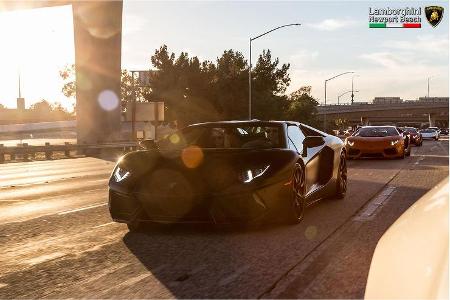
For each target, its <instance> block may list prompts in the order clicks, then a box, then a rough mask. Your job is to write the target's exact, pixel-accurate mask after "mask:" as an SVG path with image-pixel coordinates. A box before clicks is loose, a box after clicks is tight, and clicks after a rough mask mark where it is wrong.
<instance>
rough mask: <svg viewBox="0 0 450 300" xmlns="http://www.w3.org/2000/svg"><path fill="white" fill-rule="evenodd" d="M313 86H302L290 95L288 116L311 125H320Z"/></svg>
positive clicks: (317, 103)
mask: <svg viewBox="0 0 450 300" xmlns="http://www.w3.org/2000/svg"><path fill="white" fill-rule="evenodd" d="M310 93H311V87H310V86H308V87H301V88H300V89H298V90H297V91H295V92H293V93H291V94H290V95H289V97H288V102H289V105H288V117H289V119H291V120H294V121H298V122H302V123H305V124H308V125H311V126H318V125H319V124H318V118H317V105H319V102H317V100H316V99H314V98H313V97H311V95H310Z"/></svg>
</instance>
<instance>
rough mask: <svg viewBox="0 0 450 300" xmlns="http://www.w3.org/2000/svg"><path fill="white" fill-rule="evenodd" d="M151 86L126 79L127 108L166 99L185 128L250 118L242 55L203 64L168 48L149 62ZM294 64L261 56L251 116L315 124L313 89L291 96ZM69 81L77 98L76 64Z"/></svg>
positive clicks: (66, 75) (68, 91)
mask: <svg viewBox="0 0 450 300" xmlns="http://www.w3.org/2000/svg"><path fill="white" fill-rule="evenodd" d="M150 62H151V65H152V67H153V70H155V73H154V75H153V76H152V82H151V87H146V88H136V90H135V91H134V90H133V82H132V77H131V73H130V72H128V71H126V70H123V71H122V76H121V100H122V105H123V107H125V103H127V102H131V101H133V99H134V97H135V95H134V92H136V97H137V101H164V102H165V106H166V107H165V109H166V112H165V116H166V120H168V121H173V120H177V121H178V123H179V124H181V126H183V125H186V124H190V123H194V122H204V121H216V120H239V119H241V120H243V119H247V117H248V73H249V63H248V61H247V60H246V59H245V58H244V56H243V54H242V53H241V52H239V51H234V50H232V49H230V50H226V51H224V52H223V53H222V55H221V56H220V57H218V58H217V59H216V61H215V62H211V61H208V60H205V61H201V60H200V59H199V58H198V57H196V56H193V57H190V56H189V54H188V53H186V52H181V53H180V54H179V55H178V56H177V55H176V54H175V53H173V52H170V51H169V50H168V47H167V46H166V45H163V46H161V47H160V48H159V49H156V50H155V52H154V54H153V55H152V56H151V59H150ZM289 67H290V65H289V64H282V65H280V62H279V59H278V58H275V59H274V58H272V55H271V52H270V50H264V51H263V53H262V54H261V55H259V57H258V60H257V62H256V65H255V66H254V68H253V69H252V79H251V80H252V117H253V118H258V119H261V120H271V119H279V120H281V119H295V120H301V121H304V122H309V123H310V124H315V122H316V121H315V114H316V113H317V112H316V109H315V107H316V106H317V105H318V103H317V101H316V100H315V99H313V98H312V97H311V96H310V92H311V87H302V88H300V90H298V91H297V92H295V93H293V94H291V95H289V96H287V95H285V92H286V89H287V87H288V86H289V84H290V77H289V73H288V72H289ZM60 76H61V77H62V79H63V80H64V81H65V83H64V86H63V89H62V90H63V93H64V95H66V96H67V97H73V96H75V83H74V79H75V78H74V66H73V65H72V66H68V67H66V68H65V69H64V70H62V71H61V72H60Z"/></svg>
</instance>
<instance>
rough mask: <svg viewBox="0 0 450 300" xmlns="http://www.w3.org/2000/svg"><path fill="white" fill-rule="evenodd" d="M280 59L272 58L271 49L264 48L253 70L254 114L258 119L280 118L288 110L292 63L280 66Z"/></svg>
mask: <svg viewBox="0 0 450 300" xmlns="http://www.w3.org/2000/svg"><path fill="white" fill-rule="evenodd" d="M278 65H279V59H278V58H276V59H275V60H272V54H271V52H270V50H264V51H263V53H262V54H261V55H260V56H259V58H258V61H257V63H256V66H255V68H254V70H252V80H253V81H252V88H253V90H252V102H253V107H252V108H253V109H252V111H253V116H254V117H256V118H258V119H263V120H267V119H280V118H283V116H284V115H285V111H286V107H285V105H286V99H287V98H286V96H285V95H284V93H285V91H286V88H287V87H288V86H289V83H290V81H291V79H290V78H289V74H288V70H289V67H290V65H289V64H283V65H282V66H281V67H278Z"/></svg>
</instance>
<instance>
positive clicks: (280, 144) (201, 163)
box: [109, 121, 347, 230]
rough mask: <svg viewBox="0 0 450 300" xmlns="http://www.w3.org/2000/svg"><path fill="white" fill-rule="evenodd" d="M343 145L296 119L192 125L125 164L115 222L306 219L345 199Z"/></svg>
mask: <svg viewBox="0 0 450 300" xmlns="http://www.w3.org/2000/svg"><path fill="white" fill-rule="evenodd" d="M346 189H347V166H346V154H345V147H344V144H343V142H342V141H341V140H340V139H339V138H337V137H335V136H331V135H328V134H326V133H324V132H321V131H319V130H317V129H314V128H312V127H310V126H307V125H304V124H301V123H297V122H289V121H226V122H210V123H201V124H194V125H190V126H188V127H186V128H184V129H182V130H180V131H178V132H176V133H174V134H171V135H169V136H167V137H166V138H164V139H162V140H160V141H158V142H157V143H149V144H148V145H147V146H146V149H145V150H139V151H135V152H131V153H128V154H126V155H125V156H123V157H122V158H121V159H120V160H119V161H118V163H117V165H116V167H115V169H114V171H113V174H112V176H111V179H110V181H109V210H110V213H111V216H112V218H113V220H115V221H117V222H123V223H126V224H128V227H129V229H130V230H137V229H139V228H140V227H141V225H142V223H143V222H159V223H183V222H210V223H216V224H223V223H241V222H252V221H257V220H265V219H266V218H276V219H282V220H284V221H286V222H290V223H298V222H300V221H301V220H302V218H303V214H304V210H305V207H306V206H307V205H308V203H310V202H312V201H316V200H318V199H320V198H326V197H337V198H343V197H344V196H345V192H346Z"/></svg>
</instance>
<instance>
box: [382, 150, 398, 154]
mask: <svg viewBox="0 0 450 300" xmlns="http://www.w3.org/2000/svg"><path fill="white" fill-rule="evenodd" d="M384 153H386V154H387V155H395V154H397V150H396V149H395V148H387V149H384Z"/></svg>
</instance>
